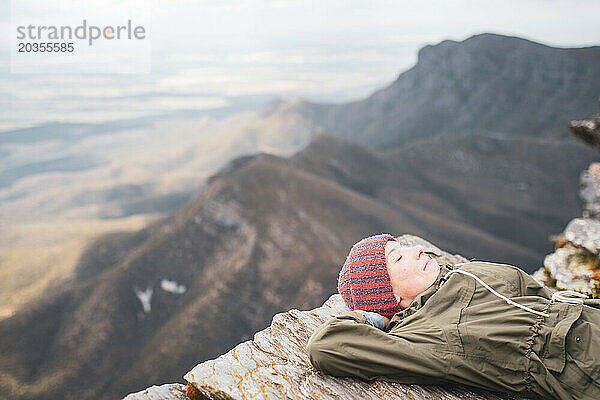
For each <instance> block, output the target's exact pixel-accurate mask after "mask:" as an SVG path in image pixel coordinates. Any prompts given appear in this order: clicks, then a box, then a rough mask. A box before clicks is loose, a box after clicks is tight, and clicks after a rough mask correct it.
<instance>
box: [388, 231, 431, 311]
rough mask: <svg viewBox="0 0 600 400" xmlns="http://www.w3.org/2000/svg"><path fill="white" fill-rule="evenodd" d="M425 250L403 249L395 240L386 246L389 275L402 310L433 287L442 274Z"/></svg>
mask: <svg viewBox="0 0 600 400" xmlns="http://www.w3.org/2000/svg"><path fill="white" fill-rule="evenodd" d="M423 250H424V249H423V247H422V246H412V247H403V246H401V245H400V243H398V242H396V241H395V240H390V241H388V242H387V243H386V245H385V259H386V263H387V269H388V274H389V275H390V280H391V283H392V289H394V295H395V297H396V300H398V303H399V305H400V308H401V309H405V308H406V307H408V306H409V305H410V303H412V301H413V300H414V299H415V297H417V295H419V294H420V293H421V292H423V291H424V290H425V289H427V288H428V287H429V286H431V284H432V283H433V282H435V279H436V278H437V276H438V274H439V272H440V266H439V264H438V263H437V261H436V260H435V259H433V258H431V257H429V256H427V255H425V253H424V252H423Z"/></svg>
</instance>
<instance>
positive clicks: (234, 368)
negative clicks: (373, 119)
mask: <svg viewBox="0 0 600 400" xmlns="http://www.w3.org/2000/svg"><path fill="white" fill-rule="evenodd" d="M398 240H399V241H400V243H402V244H405V245H414V244H420V245H423V246H424V247H426V249H427V251H430V252H432V253H434V254H435V257H436V258H437V259H438V261H439V262H440V263H452V264H454V263H458V262H463V261H466V260H465V259H464V258H463V257H462V256H459V255H452V254H449V253H447V252H444V251H442V250H440V249H439V248H437V247H436V246H434V245H432V244H431V243H429V242H427V241H425V240H423V239H421V238H419V237H416V236H411V235H403V236H401V237H399V238H398ZM345 312H348V308H347V307H346V305H345V303H344V301H343V300H342V298H341V297H340V296H339V295H337V294H336V295H333V296H331V297H330V298H329V299H328V300H327V301H326V302H325V304H323V306H322V307H319V308H316V309H313V310H310V311H299V310H290V311H288V312H285V313H281V314H277V315H275V317H274V318H273V322H272V324H271V326H269V327H268V328H267V329H265V330H263V331H260V332H258V333H256V334H255V335H254V339H253V340H249V341H247V342H244V343H241V344H239V345H238V346H236V347H235V348H234V349H232V350H231V351H229V352H228V353H226V354H224V355H222V356H220V357H218V358H216V359H214V360H209V361H206V362H204V363H201V364H198V365H197V366H196V367H194V368H193V369H192V370H191V371H189V372H188V373H187V374H186V375H185V377H184V378H185V380H186V381H187V396H188V398H190V399H193V400H196V399H211V400H217V399H219V400H234V399H235V400H237V399H307V400H308V399H315V398H319V399H339V398H349V399H350V398H352V399H384V398H385V399H406V398H411V399H456V400H458V399H504V398H510V399H514V398H516V397H514V396H512V395H508V394H507V395H498V394H491V393H484V392H479V391H475V390H473V389H471V388H468V387H462V386H450V387H442V386H418V385H402V384H398V383H393V382H383V381H378V382H371V383H369V382H365V381H361V380H358V379H354V378H336V377H332V376H328V375H324V374H322V373H320V372H318V371H317V370H315V369H314V368H313V367H312V366H311V364H310V362H309V360H308V356H307V353H306V344H307V342H308V339H309V338H310V336H311V335H312V333H313V332H314V331H315V330H316V329H317V328H318V327H319V326H320V325H321V324H323V323H324V322H325V321H327V320H328V319H330V318H331V317H333V316H335V315H339V314H342V313H345ZM168 390H171V389H170V387H164V386H161V387H158V388H157V387H152V388H149V389H147V390H146V391H143V392H139V393H135V394H132V395H129V396H128V397H126V400H149V399H161V400H163V399H164V400H167V399H169V400H176V399H181V397H179V396H180V391H181V388H180V387H176V388H175V393H174V394H173V395H172V397H160V396H162V395H163V394H164V393H167V392H168ZM152 396H154V397H152Z"/></svg>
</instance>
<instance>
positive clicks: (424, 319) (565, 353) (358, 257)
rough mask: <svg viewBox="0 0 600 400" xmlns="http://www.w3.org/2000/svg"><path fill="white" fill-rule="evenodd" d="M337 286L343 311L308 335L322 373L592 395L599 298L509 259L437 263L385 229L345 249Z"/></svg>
mask: <svg viewBox="0 0 600 400" xmlns="http://www.w3.org/2000/svg"><path fill="white" fill-rule="evenodd" d="M338 289H339V292H340V294H341V295H342V297H343V299H344V301H345V302H346V304H347V305H348V307H349V308H350V310H353V311H351V312H349V313H347V314H345V315H342V316H338V317H336V318H334V319H332V320H330V321H328V322H327V323H326V324H324V325H323V326H322V327H321V328H320V329H319V330H317V331H316V332H315V333H314V334H313V336H312V337H311V338H310V340H309V343H308V352H309V357H310V360H311V363H312V365H313V366H314V367H315V368H317V369H319V370H321V371H322V372H324V373H327V374H331V375H335V376H356V377H360V378H362V379H367V380H373V379H381V380H390V381H395V382H400V383H407V384H436V383H459V384H465V385H470V386H474V387H478V388H483V389H487V390H491V391H503V392H506V391H510V392H516V393H519V394H521V395H523V396H525V397H533V398H543V399H565V400H567V399H589V400H598V399H600V300H592V299H587V296H584V295H581V294H579V293H575V292H570V291H563V292H556V293H554V294H553V293H552V292H551V291H550V290H549V289H547V288H545V287H543V286H542V285H540V284H539V283H538V282H537V281H536V280H535V279H533V278H532V277H531V276H530V275H528V274H527V273H525V272H524V271H522V270H521V269H519V268H517V267H514V266H511V265H506V264H496V263H490V262H482V261H472V262H467V263H463V264H456V265H454V266H451V265H441V266H440V265H439V264H438V263H437V261H436V260H435V259H433V258H430V257H429V256H427V255H426V254H425V253H424V252H423V248H422V247H420V246H413V247H404V246H401V245H400V244H399V242H397V241H396V240H395V239H394V237H393V236H391V235H388V234H381V235H375V236H371V237H368V238H365V239H363V240H361V241H360V242H358V243H356V244H355V245H354V246H353V247H352V249H351V250H350V254H349V255H348V258H347V259H346V262H345V263H344V265H343V267H342V270H341V272H340V275H339V279H338ZM584 297H585V298H584Z"/></svg>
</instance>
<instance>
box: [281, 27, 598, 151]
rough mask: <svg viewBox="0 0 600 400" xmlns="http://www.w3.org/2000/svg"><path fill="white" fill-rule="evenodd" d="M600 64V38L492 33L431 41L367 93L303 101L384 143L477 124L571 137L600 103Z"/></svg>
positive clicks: (332, 121)
mask: <svg viewBox="0 0 600 400" xmlns="http://www.w3.org/2000/svg"><path fill="white" fill-rule="evenodd" d="M599 66H600V47H597V46H595V47H587V48H576V49H569V48H554V47H549V46H545V45H542V44H539V43H535V42H531V41H529V40H526V39H521V38H516V37H508V36H502V35H495V34H489V33H485V34H481V35H476V36H473V37H471V38H469V39H466V40H465V41H462V42H455V41H452V40H446V41H443V42H441V43H438V44H436V45H430V46H425V47H423V48H422V49H421V50H420V51H419V56H418V61H417V64H416V65H415V66H414V67H413V68H411V69H410V70H408V71H406V72H403V73H402V74H400V75H399V76H398V78H397V79H396V80H395V81H394V82H393V83H392V84H391V85H390V86H388V87H386V88H383V89H381V90H379V91H377V92H375V93H373V94H372V95H371V96H369V97H368V98H366V99H364V100H360V101H356V102H353V103H348V104H340V105H324V104H312V103H307V102H301V103H298V104H297V105H296V112H298V113H300V114H301V115H303V116H305V118H306V119H308V120H310V121H313V123H314V124H315V125H316V126H317V127H318V128H320V129H323V130H324V131H325V132H331V133H335V134H337V135H340V136H343V137H345V138H348V139H352V140H354V141H357V142H358V143H362V144H364V145H366V146H369V147H371V148H374V149H378V150H384V149H389V148H394V147H397V146H400V145H404V144H406V143H409V142H413V141H415V140H418V139H422V138H428V137H434V136H445V135H455V134H462V133H469V132H476V133H485V132H500V133H507V134H510V135H515V136H532V137H566V136H567V135H568V132H567V129H566V122H567V121H569V120H571V119H583V118H587V117H589V116H590V115H592V114H594V113H596V112H597V110H598V97H599V95H600V76H599V74H598V67H599ZM288 112H289V111H288Z"/></svg>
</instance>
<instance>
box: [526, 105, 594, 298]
mask: <svg viewBox="0 0 600 400" xmlns="http://www.w3.org/2000/svg"><path fill="white" fill-rule="evenodd" d="M569 128H570V129H571V132H572V133H573V134H574V135H575V137H577V138H579V139H581V140H583V141H584V142H586V143H588V144H589V145H591V146H593V147H596V148H598V149H600V114H599V115H597V116H596V117H595V118H594V119H591V120H584V121H572V122H571V124H570V126H569ZM579 194H580V196H581V198H582V199H583V202H584V205H583V218H575V219H573V220H572V221H571V222H569V224H568V225H567V227H566V228H565V231H564V232H563V233H562V234H561V235H558V236H555V237H554V238H553V242H554V244H555V245H556V250H555V251H554V253H552V254H549V255H547V256H546V258H545V259H544V268H543V269H540V270H539V271H537V272H536V273H535V274H534V277H536V278H537V279H538V280H540V281H542V282H544V283H545V284H546V285H547V286H550V287H554V288H556V289H560V290H575V291H578V292H581V293H585V294H588V295H592V296H593V297H595V298H600V163H592V164H590V166H589V168H588V169H587V170H585V171H584V172H583V173H582V174H581V177H580V192H579Z"/></svg>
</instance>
